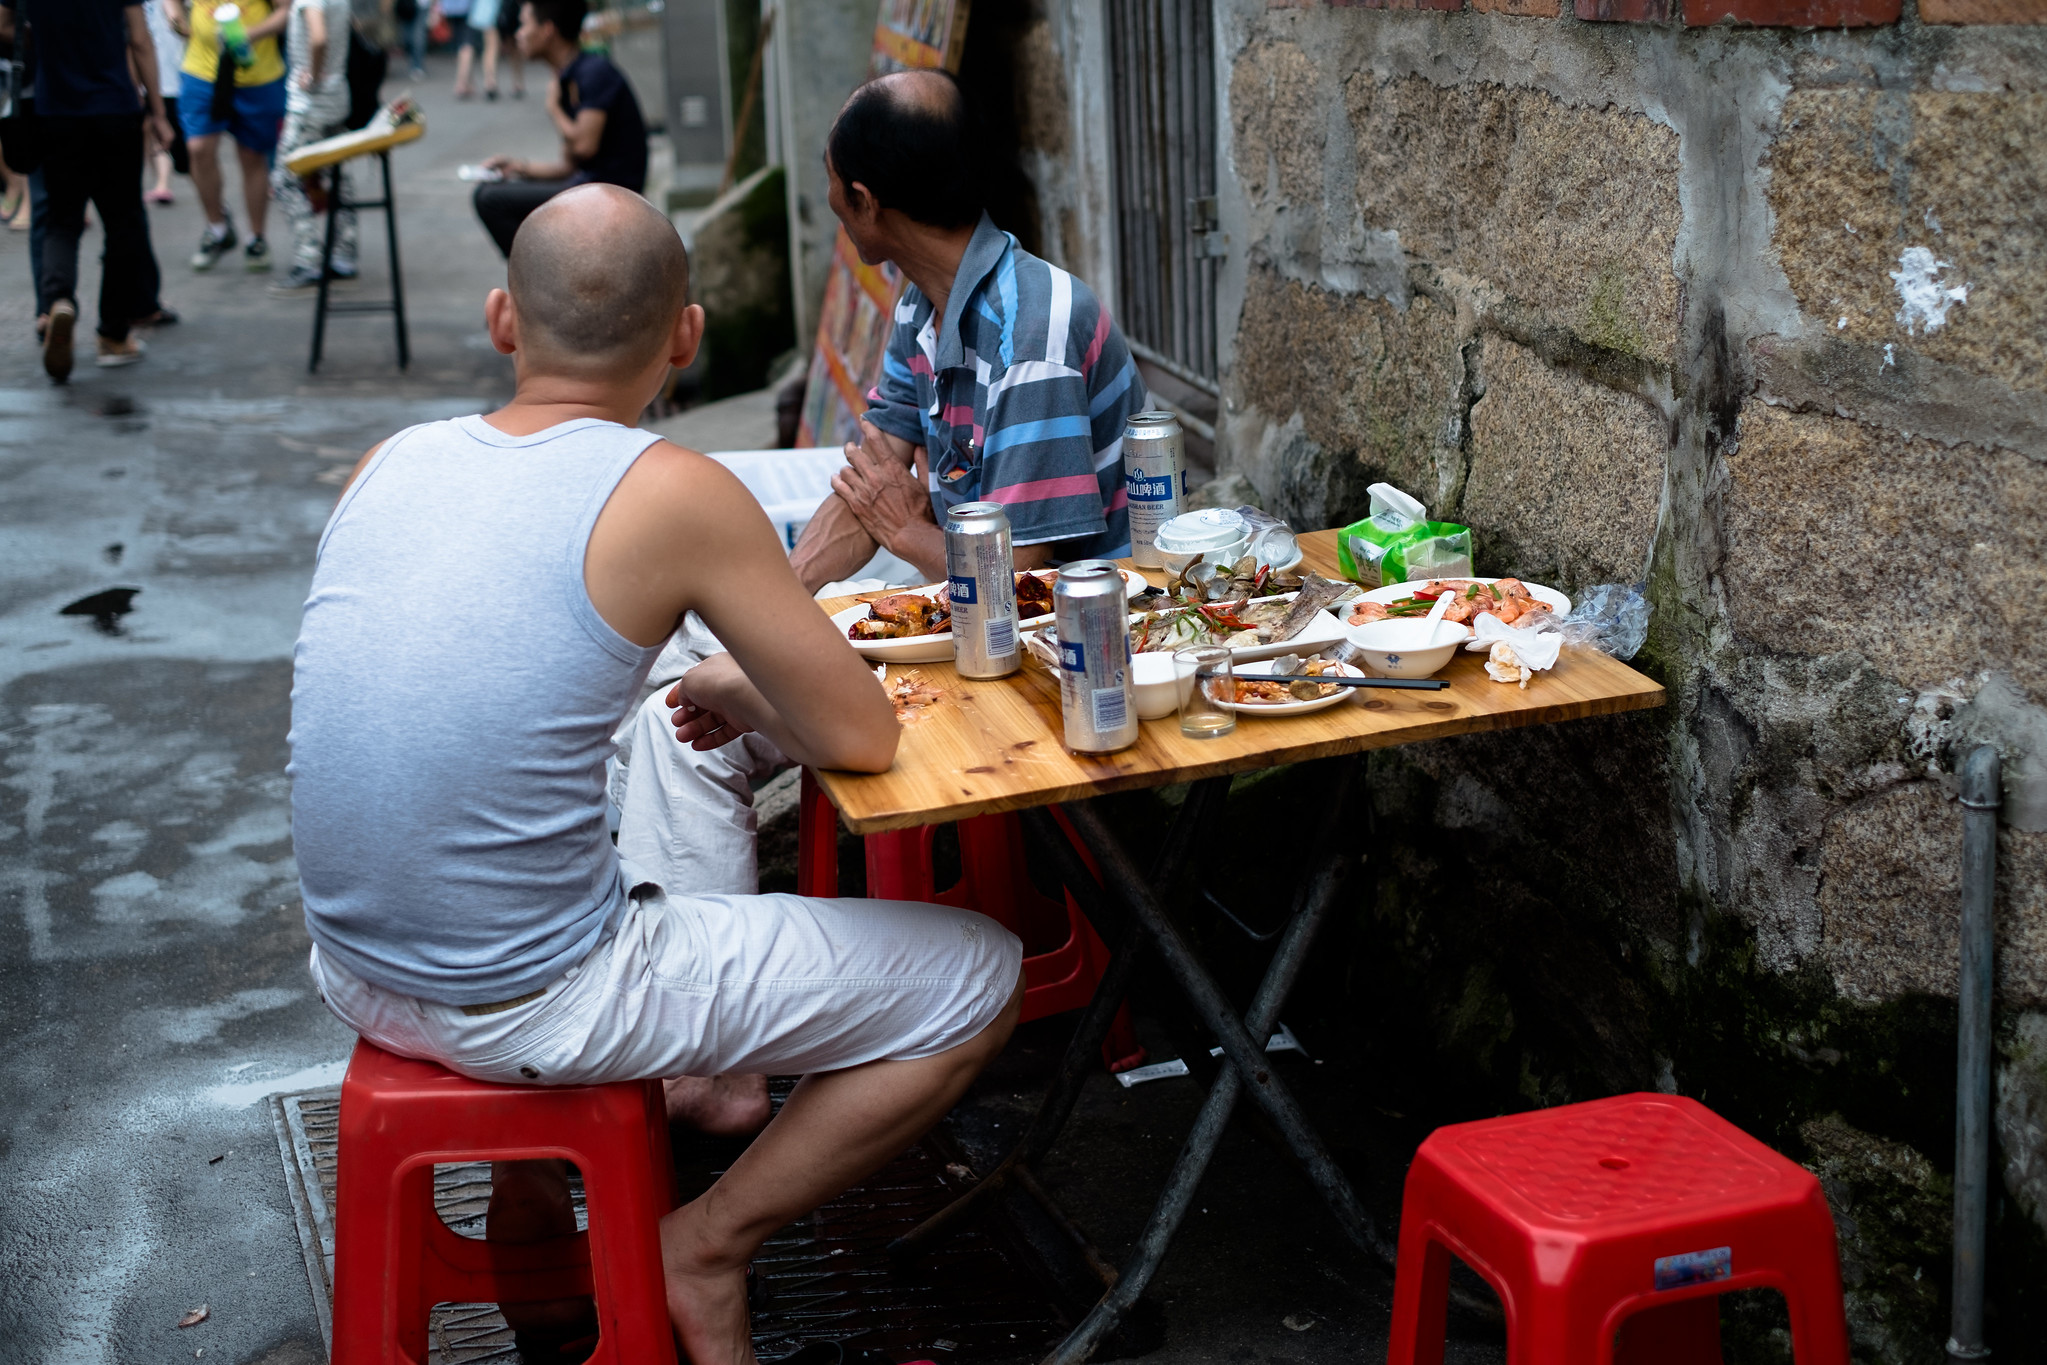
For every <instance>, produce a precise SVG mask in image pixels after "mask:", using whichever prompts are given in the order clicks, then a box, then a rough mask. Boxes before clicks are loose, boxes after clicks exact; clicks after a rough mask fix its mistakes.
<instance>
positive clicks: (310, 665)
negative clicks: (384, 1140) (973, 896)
mask: <svg viewBox="0 0 2047 1365" xmlns="http://www.w3.org/2000/svg"><path fill="white" fill-rule="evenodd" d="M485 315H486V319H487V321H488V325H489V330H490V337H491V341H492V343H493V344H494V345H495V346H496V347H497V348H498V350H499V351H501V352H504V353H506V354H509V355H511V356H512V357H513V361H514V364H515V366H516V375H517V385H518V387H517V391H516V393H515V395H514V397H513V399H512V401H511V402H510V403H509V404H507V405H506V406H505V407H503V408H501V409H500V410H498V411H497V412H494V413H491V414H490V415H488V416H470V417H462V418H457V419H454V420H452V421H444V422H434V423H429V424H426V425H424V426H417V427H413V428H410V429H408V430H406V431H402V432H400V433H398V434H397V435H396V436H393V437H392V438H391V439H390V440H388V441H385V442H383V443H382V444H380V445H378V446H377V447H376V448H375V449H373V450H371V451H370V452H369V453H368V454H366V455H365V456H364V457H363V459H362V461H361V463H360V464H358V465H357V467H356V470H355V473H354V475H353V476H352V477H351V480H350V482H349V484H348V485H347V487H345V488H344V489H343V491H342V495H341V501H340V503H339V505H338V506H337V507H336V508H335V511H334V514H333V517H332V518H331V520H330V521H329V523H328V526H327V529H326V532H325V534H324V535H323V537H322V539H321V542H320V548H319V558H318V563H317V566H316V567H315V570H314V575H313V585H312V591H311V595H310V596H309V597H308V599H307V602H306V607H305V614H304V620H303V624H302V626H301V629H300V634H299V639H298V645H297V648H296V651H295V671H294V678H293V687H292V729H291V770H290V771H291V776H292V782H293V788H292V832H293V837H294V840H295V846H296V851H297V855H298V860H299V869H300V876H301V884H302V890H303V896H304V902H305V910H306V925H307V928H308V930H309V931H310V933H311V935H312V939H313V942H314V948H313V954H312V972H313V976H314V979H315V981H316V982H317V983H318V985H319V988H320V993H321V997H322V998H323V999H324V1000H325V1001H326V1003H327V1005H328V1007H329V1008H330V1009H332V1010H333V1011H334V1013H335V1014H336V1015H337V1016H339V1017H340V1019H341V1020H342V1021H343V1022H344V1023H346V1024H348V1025H349V1026H350V1027H351V1028H353V1029H355V1030H356V1031H357V1032H358V1033H360V1034H361V1035H362V1036H364V1037H365V1038H368V1039H369V1040H371V1041H372V1042H374V1043H376V1044H378V1045H379V1046H381V1047H384V1048H387V1049H390V1050H392V1051H395V1052H399V1053H402V1054H404V1055H407V1056H413V1057H423V1058H428V1059H431V1060H433V1061H436V1062H439V1063H441V1064H443V1065H445V1066H448V1067H451V1068H453V1069H454V1070H456V1071H459V1072H461V1073H463V1074H464V1075H468V1076H472V1077H476V1078H478V1079H481V1080H487V1081H495V1082H500V1083H505V1084H514V1085H517V1084H542V1085H569V1084H584V1083H591V1082H600V1081H613V1080H627V1079H633V1078H640V1077H653V1076H663V1077H673V1076H682V1075H688V1076H710V1075H714V1074H717V1073H721V1072H727V1071H741V1072H749V1073H751V1072H764V1071H778V1072H784V1073H802V1074H803V1075H804V1079H803V1080H802V1081H801V1082H800V1083H799V1084H798V1085H797V1087H796V1090H795V1092H794V1093H793V1094H792V1095H791V1096H790V1098H789V1100H788V1101H787V1103H785V1104H784V1105H783V1106H782V1109H781V1112H780V1114H779V1115H777V1117H776V1118H775V1120H774V1122H773V1123H771V1124H769V1125H768V1126H767V1128H766V1130H765V1131H764V1132H762V1133H761V1135H760V1136H759V1137H758V1138H756V1139H755V1140H754V1142H753V1144H752V1146H751V1147H749V1148H748V1150H747V1151H746V1153H745V1155H744V1156H742V1157H741V1158H740V1159H739V1160H738V1161H737V1162H735V1163H734V1165H733V1166H732V1168H731V1170H730V1171H728V1172H727V1173H726V1174H725V1175H724V1177H722V1178H721V1179H720V1180H719V1182H718V1183H717V1184H716V1185H715V1186H713V1187H712V1189H711V1190H710V1191H709V1192H708V1193H706V1194H705V1195H704V1196H703V1197H702V1198H700V1199H697V1200H695V1201H694V1202H692V1203H690V1204H687V1205H685V1206H684V1207H682V1208H680V1209H677V1210H675V1211H674V1212H673V1213H670V1214H669V1215H668V1216H667V1217H666V1218H664V1219H663V1220H662V1225H661V1244H662V1263H663V1269H664V1271H665V1273H666V1276H667V1286H668V1308H669V1313H670V1316H671V1318H672V1320H673V1321H674V1324H675V1328H676V1331H677V1332H678V1333H679V1334H680V1337H681V1341H682V1344H683V1347H684V1349H685V1351H686V1354H687V1358H688V1359H689V1360H690V1361H692V1362H694V1365H744V1363H745V1362H748V1361H750V1360H751V1358H752V1347H751V1343H750V1340H749V1337H748V1333H747V1313H746V1283H745V1271H746V1265H747V1262H748V1261H749V1260H750V1259H751V1257H752V1255H753V1253H754V1251H755V1250H756V1249H757V1248H758V1247H759V1246H760V1244H761V1242H762V1241H763V1240H764V1239H765V1238H766V1237H767V1236H768V1235H769V1234H770V1233H771V1232H773V1231H774V1230H775V1229H776V1228H778V1227H781V1226H783V1225H784V1224H786V1223H788V1222H789V1221H791V1220H792V1219H794V1218H797V1217H800V1216H802V1215H803V1214H804V1213H806V1212H808V1211H809V1210H811V1209H813V1208H815V1207H816V1206H817V1205H818V1204H820V1203H822V1202H823V1201H824V1200H826V1199H828V1198H830V1197H831V1196H833V1195H835V1194H837V1193H838V1192H840V1191H841V1190H843V1189H844V1188H846V1187H847V1186H848V1185H850V1184H852V1183H853V1182H854V1181H855V1180H857V1179H859V1178H860V1177H861V1176H863V1175H865V1174H867V1173H868V1172H870V1171H872V1170H874V1169H875V1168H876V1167H878V1166H879V1165H880V1164H882V1163H883V1162H884V1161H886V1160H887V1159H888V1158H890V1157H891V1156H893V1155H894V1154H895V1153H896V1152H898V1151H900V1150H902V1149H903V1148H904V1147H905V1146H907V1145H908V1144H909V1143H910V1142H911V1141H913V1140H914V1139H915V1138H916V1137H917V1136H918V1135H919V1134H921V1133H922V1132H923V1131H924V1130H925V1129H926V1128H928V1127H929V1126H930V1125H931V1124H932V1123H934V1122H935V1121H936V1120H937V1119H938V1118H939V1117H941V1116H942V1115H943V1114H944V1113H945V1112H946V1111H947V1110H948V1109H949V1108H951V1106H952V1104H953V1103H954V1101H955V1100H956V1099H957V1098H958V1096H959V1095H960V1093H961V1092H962V1091H963V1090H964V1089H965V1087H966V1085H967V1083H968V1082H969V1081H970V1080H971V1079H972V1078H973V1076H974V1075H975V1074H976V1073H977V1072H978V1071H979V1070H980V1069H981V1067H982V1066H984V1065H985V1064H986V1063H987V1062H988V1061H989V1060H990V1059H991V1058H992V1057H994V1055H995V1054H996V1052H997V1051H999V1050H1000V1048H1001V1047H1002V1044H1003V1042H1004V1041H1005V1040H1006V1038H1007V1037H1008V1034H1009V1030H1010V1028H1011V1027H1012V1026H1013V1024H1014V1021H1015V1019H1016V1014H1017V1010H1018V1007H1019V1002H1020V1001H1021V998H1022V981H1021V963H1022V946H1021V945H1020V944H1019V943H1018V942H1017V940H1016V938H1015V937H1014V936H1013V935H1011V934H1009V933H1008V932H1007V931H1005V930H1004V929H1002V928H1001V927H1000V926H998V925H996V924H995V923H994V922H993V921H990V920H987V919H984V918H982V917H981V916H979V915H975V914H972V913H970V912H965V911H957V910H952V909H947V908H944V907H940V906H935V905H912V904H906V903H900V902H890V901H855V900H819V899H809V898H803V897H798V896H790V895H774V896H732V895H707V894H701V890H702V889H701V888H699V887H695V886H691V885H687V884H683V883H678V882H669V883H662V882H660V881H659V880H658V879H650V878H649V877H648V876H647V875H646V874H645V873H644V872H642V871H641V870H639V869H636V868H633V867H632V866H631V865H630V864H622V863H621V860H620V858H619V856H618V854H617V852H616V851H615V850H614V849H613V847H612V845H611V841H610V838H609V836H608V834H607V832H606V827H605V815H604V762H605V757H606V755H607V753H608V752H609V749H610V740H611V735H612V732H613V731H614V729H616V727H617V726H618V724H619V723H620V721H621V720H623V719H624V717H625V714H626V712H627V709H628V708H629V707H630V706H631V705H632V703H633V701H634V699H635V698H636V697H637V695H638V690H639V687H640V683H641V679H642V677H643V675H644V674H645V672H646V669H647V665H648V664H649V663H650V662H651V661H652V659H653V658H654V656H655V654H656V653H657V652H658V651H659V649H660V647H661V645H662V643H663V642H664V641H665V640H667V639H668V637H669V636H670V635H671V634H672V633H673V632H674V631H675V629H676V626H677V623H678V622H679V621H680V620H681V618H682V616H683V615H684V614H685V613H687V612H696V613H698V614H699V615H700V616H701V618H702V619H703V620H704V621H705V622H706V623H708V625H709V627H710V628H711V629H713V630H715V631H717V633H718V636H719V638H720V639H722V640H723V641H724V642H725V643H726V645H727V646H728V647H729V649H730V652H729V653H723V654H720V655H718V656H717V657H716V658H714V659H711V660H707V661H706V662H705V663H703V664H701V665H699V666H698V667H697V668H695V669H693V670H692V671H691V673H690V675H689V677H688V679H687V680H686V685H685V686H684V688H683V689H682V692H683V700H684V703H685V706H686V709H687V712H688V717H689V718H688V720H687V721H686V722H685V723H684V724H683V725H682V726H681V727H680V730H679V732H678V736H679V738H680V739H681V740H682V741H683V742H685V743H690V742H695V743H706V744H716V743H719V742H721V739H723V738H729V737H730V736H732V735H736V734H740V733H743V732H747V731H757V732H759V733H761V734H764V735H766V736H768V737H769V738H771V739H772V740H773V742H774V744H775V745H776V746H777V748H778V749H780V750H781V751H782V752H785V753H788V754H790V755H792V756H795V757H798V758H800V760H801V761H803V762H806V763H817V764H821V765H824V766H828V767H839V768H849V769H853V770H856V771H865V772H875V771H880V770H882V769H884V768H886V767H888V766H889V764H890V762H891V760H892V758H893V755H894V753H895V746H896V737H897V725H896V721H895V717H894V714H893V712H892V709H891V707H890V705H889V702H888V699H887V697H886V695H885V694H884V693H883V692H882V690H881V689H880V688H879V687H877V686H876V685H875V682H874V679H873V675H872V674H871V673H869V672H868V671H867V669H866V667H865V666H864V664H863V663H862V662H861V660H860V658H859V656H857V655H856V654H855V653H854V652H853V650H852V648H851V646H850V645H849V644H847V643H846V642H845V641H844V640H842V639H840V638H839V636H838V632H837V630H836V629H835V628H834V627H833V626H832V624H831V622H830V621H829V620H827V619H826V618H825V617H824V616H823V615H822V614H821V613H819V612H818V610H817V608H816V607H815V606H814V605H813V603H812V602H811V599H810V596H809V594H808V593H807V592H806V591H805V590H804V589H803V587H802V586H801V585H800V584H799V583H798V582H797V581H796V576H795V574H794V573H793V572H792V571H791V570H790V568H789V562H788V559H787V556H786V555H785V554H784V552H783V550H782V547H781V544H780V543H779V541H778V539H777V537H776V535H775V533H774V530H773V529H772V528H771V527H770V525H769V524H768V520H767V518H766V517H765V516H764V515H763V514H762V512H761V510H760V507H759V505H758V504H757V503H756V502H754V500H753V498H752V497H751V496H750V495H749V494H748V493H747V492H746V490H745V489H744V488H743V487H742V486H741V485H740V484H739V482H738V481H737V480H736V479H735V478H733V477H732V475H731V474H730V473H728V472H727V471H726V470H725V469H724V468H723V467H722V466H720V465H719V464H717V463H716V462H715V461H712V460H708V459H705V458H704V457H703V456H701V455H698V454H695V453H692V452H690V451H687V450H683V449H680V448H678V447H676V446H673V445H670V444H669V443H667V442H665V441H663V440H661V439H660V438H659V437H658V436H656V435H654V434H653V433H651V432H646V431H640V430H636V429H635V428H634V427H633V426H632V423H633V422H634V421H635V420H637V418H638V416H639V414H640V412H641V411H642V410H643V409H644V408H645V406H646V404H647V403H648V402H649V401H650V400H651V399H652V398H653V396H654V393H655V392H656V390H657V389H658V388H659V387H660V384H661V382H662V380H663V379H664V378H665V377H666V376H667V373H668V370H669V367H670V366H671V365H676V366H680V365H686V364H688V363H689V361H690V359H691V357H692V356H693V354H694V353H695V351H696V347H697V343H698V341H699V340H700V338H701V336H702V333H703V310H702V309H700V308H698V307H695V306H694V305H690V304H689V302H688V263H687V258H686V256H685V254H684V252H683V248H682V244H681V242H680V240H679V239H678V238H677V237H676V235H675V229H674V228H673V226H671V225H670V223H669V222H668V220H667V218H665V217H664V216H663V215H662V214H661V213H660V212H659V211H658V210H656V209H655V208H654V207H653V206H651V205H650V204H648V203H647V202H646V201H645V200H642V199H640V198H638V197H637V196H635V195H631V194H628V193H626V192H625V191H623V190H619V189H616V188H612V187H607V186H586V187H583V188H579V189H576V190H572V191H570V192H568V193H567V194H564V195H562V196H561V197H559V198H558V199H557V200H555V201H554V202H553V203H550V204H548V205H546V206H545V207H544V208H542V209H541V210H540V211H539V212H537V213H536V214H535V215H534V216H533V218H532V220H531V221H530V222H529V223H528V225H527V227H526V229H525V230H524V231H523V232H521V233H520V234H519V239H518V242H517V244H516V246H515V247H514V249H513V251H512V255H511V262H510V269H509V292H507V291H505V290H493V291H492V292H491V295H490V298H489V300H488V302H487V303H486V305H485ZM487 1228H488V1235H489V1236H490V1237H491V1238H493V1239H495V1240H503V1241H511V1242H525V1241H535V1240H540V1239H542V1238H545V1237H550V1236H555V1235H562V1234H567V1233H570V1232H573V1231H574V1228H575V1220H574V1216H573V1212H572V1209H571V1207H570V1204H569V1199H568V1176H567V1170H566V1167H565V1166H564V1165H563V1163H561V1162H556V1161H543V1162H517V1163H500V1165H499V1166H498V1167H497V1169H496V1171H495V1172H494V1188H493V1191H492V1202H491V1212H490V1217H489V1221H488V1223H487ZM507 1316H508V1318H510V1320H511V1321H512V1324H513V1326H514V1327H515V1328H516V1329H518V1330H519V1331H520V1332H521V1333H522V1334H523V1336H524V1339H522V1341H521V1343H520V1344H521V1349H522V1352H524V1353H525V1358H526V1359H527V1360H535V1359H557V1358H578V1357H575V1356H573V1355H571V1356H569V1357H561V1356H559V1355H558V1354H555V1353H556V1352H558V1351H559V1349H560V1346H561V1344H562V1343H563V1342H564V1341H566V1340H569V1339H572V1338H576V1337H581V1336H585V1335H587V1334H588V1333H589V1331H590V1330H592V1324H591V1322H590V1321H589V1308H588V1304H587V1301H573V1300H572V1301H565V1302H560V1303H555V1304H547V1305H527V1306H525V1307H523V1308H518V1309H515V1310H513V1311H511V1312H508V1314H507Z"/></svg>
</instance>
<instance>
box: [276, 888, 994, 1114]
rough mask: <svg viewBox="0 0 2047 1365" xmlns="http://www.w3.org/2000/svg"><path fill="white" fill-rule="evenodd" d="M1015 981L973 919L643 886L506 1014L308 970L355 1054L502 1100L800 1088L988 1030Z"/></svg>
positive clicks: (978, 918) (861, 903)
mask: <svg viewBox="0 0 2047 1365" xmlns="http://www.w3.org/2000/svg"><path fill="white" fill-rule="evenodd" d="M1022 970H1023V945H1022V943H1020V942H1019V941H1018V940H1017V937H1016V935H1014V934H1012V933H1010V932H1009V931H1008V930H1007V929H1004V928H1003V927H1002V926H1001V925H999V924H997V923H995V921H993V920H991V919H988V918H987V917H986V916H983V915H977V914H975V913H974V912H973V911H971V910H955V909H952V908H950V907H948V906H942V905H923V904H916V903H913V902H909V901H879V900H824V899H818V898H813V897H807V896H789V895H768V896H688V897H670V896H668V895H666V894H664V893H663V892H662V891H661V890H660V889H659V888H658V887H655V886H653V885H652V884H650V883H644V884H642V885H641V886H639V887H637V888H635V890H634V893H633V897H632V900H631V902H630V904H629V905H628V906H627V908H626V910H625V911H624V913H623V915H622V917H621V919H620V922H619V925H618V928H617V930H616V931H615V932H614V933H613V934H612V935H611V936H610V937H609V938H606V939H605V940H604V941H602V942H601V943H599V944H598V945H597V947H596V948H594V949H592V950H591V952H590V955H589V956H588V957H586V958H584V959H583V961H582V962H581V963H579V964H578V965H576V966H575V967H572V968H570V969H569V971H568V972H567V973H565V974H564V975H563V976H561V977H560V978H559V979H557V980H555V981H553V982H551V983H549V985H548V986H547V988H546V990H545V991H543V992H540V993H538V994H537V995H535V996H533V997H532V998H530V999H526V1000H523V1001H521V1002H520V1003H518V1004H515V1005H512V1006H511V1007H510V1008H503V1007H478V1006H471V1007H469V1008H468V1009H465V1008H463V1007H462V1006H459V1005H442V1004H436V1003H434V1002H432V1001H428V1000H420V999H416V998H414V997H412V996H409V995H401V994H399V993H398V992H396V991H390V990H386V989H384V988H383V987H381V986H377V985H373V984H371V983H370V982H367V981H364V980H363V979H362V978H360V977H358V976H356V975H354V974H353V973H351V972H349V971H347V970H346V969H344V968H342V967H341V966H340V965H339V964H337V963H334V962H329V961H327V960H325V959H323V958H322V957H321V956H320V951H319V949H318V948H315V949H314V950H313V957H312V972H313V980H314V982H315V983H317V984H318V986H319V988H320V995H321V997H322V998H323V999H324V1000H325V1001H326V1002H327V1007H328V1008H329V1009H330V1010H332V1011H333V1012H334V1013H335V1015H336V1016H338V1017H339V1018H340V1019H341V1021H342V1022H343V1023H345V1024H347V1025H348V1026H349V1027H350V1028H352V1029H354V1030H355V1031H356V1032H357V1033H359V1034H361V1035H362V1036H363V1037H365V1038H367V1039H369V1040H370V1041H371V1042H373V1043H375V1044H376V1045H377V1046H379V1047H381V1048H384V1049H386V1050H387V1051H390V1052H396V1053H399V1054H401V1055H403V1056H407V1057H421V1058H425V1059H427V1060H430V1061H435V1062H439V1063H440V1064H441V1065H443V1066H446V1067H448V1068H449V1069H450V1070H453V1071H458V1072H460V1073H461V1074H463V1075H465V1076H469V1077H473V1078H474V1079H476V1080H481V1081H498V1082H502V1083H506V1084H511V1085H521V1084H524V1085H535V1084H538V1085H583V1084H592V1083H596V1082H602V1081H621V1080H640V1079H646V1078H649V1077H667V1076H711V1075H716V1074H718V1073H719V1072H725V1071H740V1072H756V1071H764V1072H770V1073H775V1074H780V1075H798V1074H804V1073H808V1072H812V1071H836V1070H840V1069H842V1068H844V1067H849V1066H858V1065H860V1064H861V1063H863V1062H872V1061H880V1060H884V1059H886V1060H893V1061H908V1060H913V1059H915V1058H919V1057H929V1056H933V1055H935V1054H937V1053H940V1052H944V1051H946V1050H947V1049H949V1048H953V1047H956V1046H958V1045H959V1044H961V1043H964V1042H966V1041H967V1040H968V1039H970V1038H973V1037H974V1036H976V1035H977V1034H979V1033H980V1032H981V1031H982V1030H983V1029H985V1028H987V1027H988V1025H989V1024H991V1023H993V1022H994V1021H995V1018H996V1016H997V1015H999V1014H1000V1013H1001V1012H1002V1007H1003V1006H1004V1005H1005V1004H1006V1003H1008V1000H1009V996H1010V994H1011V992H1012V991H1013V990H1014V989H1015V987H1016V981H1017V976H1018V974H1019V973H1020V972H1021V971H1022ZM480 1008H489V1009H491V1010H492V1012H490V1013H476V1012H475V1011H476V1010H478V1009H480Z"/></svg>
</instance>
